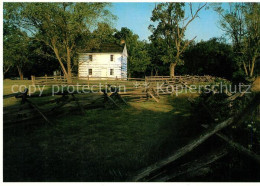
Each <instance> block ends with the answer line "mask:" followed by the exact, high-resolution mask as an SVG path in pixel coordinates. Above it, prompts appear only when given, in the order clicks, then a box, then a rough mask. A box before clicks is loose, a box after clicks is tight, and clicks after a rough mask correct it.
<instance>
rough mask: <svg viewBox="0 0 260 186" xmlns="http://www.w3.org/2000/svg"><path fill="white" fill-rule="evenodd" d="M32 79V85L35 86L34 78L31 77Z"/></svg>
mask: <svg viewBox="0 0 260 186" xmlns="http://www.w3.org/2000/svg"><path fill="white" fill-rule="evenodd" d="M31 79H32V85H35V76H31Z"/></svg>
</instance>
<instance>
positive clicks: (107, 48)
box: [84, 43, 124, 53]
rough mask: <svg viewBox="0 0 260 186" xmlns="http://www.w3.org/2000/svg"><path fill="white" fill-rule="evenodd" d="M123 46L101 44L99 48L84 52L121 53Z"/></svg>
mask: <svg viewBox="0 0 260 186" xmlns="http://www.w3.org/2000/svg"><path fill="white" fill-rule="evenodd" d="M123 50H124V45H119V44H116V43H102V44H101V45H100V46H99V47H94V48H92V49H90V50H86V51H84V52H86V53H113V52H123Z"/></svg>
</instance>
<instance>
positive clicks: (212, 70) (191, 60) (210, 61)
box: [179, 38, 235, 80]
mask: <svg viewBox="0 0 260 186" xmlns="http://www.w3.org/2000/svg"><path fill="white" fill-rule="evenodd" d="M184 61H185V63H184V66H181V67H179V70H180V71H182V73H184V74H190V75H212V76H217V77H224V78H227V79H230V80H231V79H232V74H233V72H234V68H235V67H234V63H235V62H234V60H233V55H232V47H231V45H229V44H226V43H225V42H224V41H222V40H221V39H217V38H212V39H210V40H209V41H200V42H198V43H196V44H192V45H190V47H189V48H188V49H187V51H186V52H185V53H184Z"/></svg>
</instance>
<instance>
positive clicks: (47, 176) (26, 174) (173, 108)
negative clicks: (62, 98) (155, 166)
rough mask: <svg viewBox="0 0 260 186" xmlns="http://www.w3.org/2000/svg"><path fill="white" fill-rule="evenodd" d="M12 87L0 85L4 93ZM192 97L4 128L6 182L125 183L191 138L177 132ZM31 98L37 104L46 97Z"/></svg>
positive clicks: (186, 119) (165, 98)
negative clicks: (45, 122) (49, 123)
mask: <svg viewBox="0 0 260 186" xmlns="http://www.w3.org/2000/svg"><path fill="white" fill-rule="evenodd" d="M15 83H16V82H15ZM19 83H22V82H19ZM11 84H12V82H4V92H5V93H6V94H7V93H8V89H9V88H10V86H11ZM190 96H191V95H189V94H181V95H180V96H177V97H176V96H174V97H173V96H163V97H161V100H160V102H159V103H157V102H154V101H152V100H150V101H147V102H140V103H137V102H130V106H125V107H123V109H122V110H116V109H95V110H86V114H85V115H84V116H82V115H77V114H75V113H70V114H69V115H66V116H63V117H55V118H52V121H53V122H54V123H55V124H54V125H53V126H49V125H45V124H44V122H39V121H35V125H30V126H25V127H17V128H10V129H7V130H5V131H4V181H125V180H126V179H127V178H128V177H129V176H131V175H133V174H134V173H135V172H136V171H137V170H139V169H142V168H144V167H145V166H147V165H149V164H151V163H154V162H156V161H158V160H160V159H161V158H163V157H166V156H167V155H168V154H170V153H171V152H173V151H174V150H176V149H177V148H178V147H180V146H182V145H183V144H185V143H186V142H187V141H188V140H189V134H188V133H187V131H185V130H182V131H183V132H180V130H179V129H183V128H187V127H188V126H189V115H190V113H189V111H190V110H189V107H190V105H189V102H188V101H187V98H188V97H190ZM8 99H11V98H8ZM14 99H15V98H14ZM32 99H33V101H34V102H37V103H38V104H39V103H40V102H41V101H46V100H45V99H47V98H32ZM6 100H7V99H6ZM5 104H6V103H5ZM11 104H17V101H16V102H15V103H9V106H10V105H11ZM5 108H8V105H5ZM40 123H41V124H40Z"/></svg>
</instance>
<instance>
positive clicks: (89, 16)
mask: <svg viewBox="0 0 260 186" xmlns="http://www.w3.org/2000/svg"><path fill="white" fill-rule="evenodd" d="M107 6H108V4H107V3H65V2H64V3H5V4H4V10H5V11H4V19H5V20H7V21H9V22H12V24H14V25H17V27H18V28H23V29H25V30H26V31H27V32H29V33H30V35H31V36H33V37H35V38H36V39H37V40H40V41H42V42H44V43H45V45H47V46H48V47H50V48H51V49H52V50H53V52H54V53H55V56H56V58H57V60H58V62H59V64H60V66H61V68H62V71H63V73H64V75H65V76H66V77H67V79H68V81H71V79H70V78H71V70H72V68H71V67H72V58H73V57H75V55H76V53H77V50H78V49H80V48H81V47H80V44H82V41H86V40H87V39H89V33H90V29H91V28H92V27H93V26H95V25H97V23H98V22H100V21H102V20H103V21H106V22H108V21H110V20H111V19H113V18H115V17H114V16H113V15H112V14H111V13H110V12H109V11H108V10H107V9H106V7H107ZM66 67H67V68H66Z"/></svg>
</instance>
